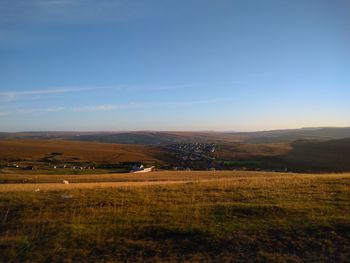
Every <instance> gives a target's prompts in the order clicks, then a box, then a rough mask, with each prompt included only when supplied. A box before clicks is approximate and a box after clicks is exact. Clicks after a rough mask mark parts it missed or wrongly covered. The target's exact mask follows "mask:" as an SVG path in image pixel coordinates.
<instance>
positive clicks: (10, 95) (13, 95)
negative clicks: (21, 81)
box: [0, 88, 94, 100]
mask: <svg viewBox="0 0 350 263" xmlns="http://www.w3.org/2000/svg"><path fill="white" fill-rule="evenodd" d="M93 89H94V88H55V89H37V90H22V91H3V92H0V98H2V99H7V100H16V99H18V98H20V97H24V96H42V95H50V94H59V93H70V92H79V91H87V90H93Z"/></svg>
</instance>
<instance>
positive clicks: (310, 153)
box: [273, 138, 350, 172]
mask: <svg viewBox="0 0 350 263" xmlns="http://www.w3.org/2000/svg"><path fill="white" fill-rule="evenodd" d="M291 146H292V149H291V150H290V151H288V152H287V153H285V154H282V155H280V156H278V157H274V158H273V159H274V160H275V161H276V163H279V164H284V165H285V166H287V167H290V168H291V169H292V170H293V171H302V172H304V171H313V172H315V171H320V172H343V171H350V138H346V139H340V140H330V141H296V142H294V143H292V145H291Z"/></svg>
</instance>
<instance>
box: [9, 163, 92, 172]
mask: <svg viewBox="0 0 350 263" xmlns="http://www.w3.org/2000/svg"><path fill="white" fill-rule="evenodd" d="M7 167H11V168H21V169H26V170H36V169H37V167H36V166H32V165H19V164H17V163H12V164H8V165H7ZM50 168H52V169H73V170H95V166H77V165H67V164H62V165H51V166H50Z"/></svg>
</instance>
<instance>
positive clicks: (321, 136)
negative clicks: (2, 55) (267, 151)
mask: <svg viewBox="0 0 350 263" xmlns="http://www.w3.org/2000/svg"><path fill="white" fill-rule="evenodd" d="M344 138H350V127H349V128H327V127H325V128H303V129H294V130H272V131H258V132H157V131H139V132H20V133H0V139H61V140H62V139H63V140H74V141H90V142H105V143H118V144H144V145H168V144H173V143H194V142H202V143H212V142H213V143H236V142H243V143H253V144H265V143H290V142H293V141H297V140H318V141H319V140H322V141H326V140H336V139H344Z"/></svg>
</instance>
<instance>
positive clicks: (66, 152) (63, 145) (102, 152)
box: [0, 140, 165, 164]
mask: <svg viewBox="0 0 350 263" xmlns="http://www.w3.org/2000/svg"><path fill="white" fill-rule="evenodd" d="M0 148H1V151H0V160H1V161H4V162H14V161H17V160H20V161H28V162H37V161H41V160H43V159H44V161H45V159H51V160H54V161H56V162H58V163H64V162H72V161H73V162H77V163H79V162H95V163H104V164H108V163H111V164H113V163H117V162H140V161H143V162H145V161H159V159H158V157H159V156H162V155H164V154H165V153H164V152H163V151H162V150H161V149H160V148H158V147H153V146H143V145H126V144H123V145H120V144H109V143H94V142H75V141H64V140H0Z"/></svg>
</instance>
